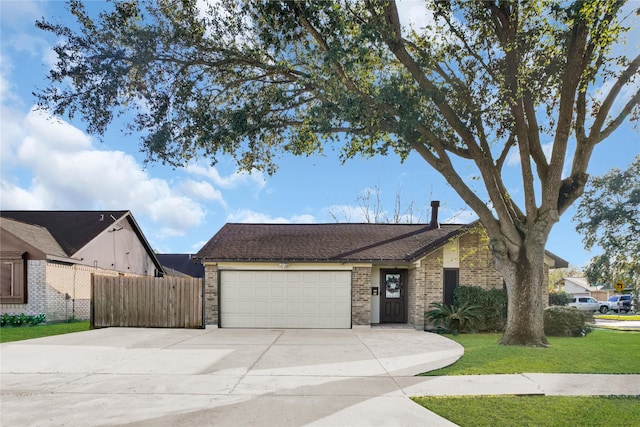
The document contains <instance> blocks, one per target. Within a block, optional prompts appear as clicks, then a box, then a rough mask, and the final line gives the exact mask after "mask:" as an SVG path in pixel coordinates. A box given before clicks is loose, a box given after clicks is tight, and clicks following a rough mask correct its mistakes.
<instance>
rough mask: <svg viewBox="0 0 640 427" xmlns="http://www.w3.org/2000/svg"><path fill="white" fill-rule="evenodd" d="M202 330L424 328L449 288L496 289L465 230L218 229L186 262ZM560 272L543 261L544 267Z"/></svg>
mask: <svg viewBox="0 0 640 427" xmlns="http://www.w3.org/2000/svg"><path fill="white" fill-rule="evenodd" d="M196 258H198V259H199V260H200V261H201V262H202V263H203V264H204V267H205V307H206V308H205V312H206V322H207V324H213V325H218V326H219V327H264V328H271V327H278V328H287V327H289V328H351V327H352V326H353V325H371V324H381V323H397V324H406V325H410V326H412V327H414V328H416V329H422V328H423V327H424V311H425V310H426V309H428V307H429V305H430V304H431V303H432V302H444V303H447V304H450V303H452V299H453V291H454V289H455V287H456V286H458V285H473V286H481V287H483V288H487V289H489V288H502V287H503V279H502V277H501V275H500V273H499V272H498V271H496V270H495V268H494V267H493V262H492V257H491V253H490V251H489V249H488V247H487V241H486V237H485V235H484V233H483V232H482V230H481V228H480V227H479V226H478V224H477V223H475V224H467V225H462V224H438V223H437V210H436V213H435V215H434V217H433V218H432V221H431V223H430V224H428V225H426V224H353V223H333V224H226V225H224V226H223V227H222V229H220V231H219V232H218V233H217V234H216V235H214V236H213V237H212V238H211V240H209V242H208V243H207V244H205V246H204V247H203V248H202V249H201V250H200V252H198V254H197V255H196ZM563 266H566V261H563V260H561V259H560V258H558V257H556V256H553V255H551V254H549V256H547V257H546V259H545V271H547V272H548V268H550V267H551V268H552V267H563Z"/></svg>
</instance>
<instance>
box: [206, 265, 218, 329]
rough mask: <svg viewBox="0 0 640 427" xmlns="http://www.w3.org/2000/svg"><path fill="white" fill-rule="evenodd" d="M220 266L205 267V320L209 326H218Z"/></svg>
mask: <svg viewBox="0 0 640 427" xmlns="http://www.w3.org/2000/svg"><path fill="white" fill-rule="evenodd" d="M218 301H219V299H218V266H217V265H211V264H205V266H204V307H205V309H204V310H205V311H204V320H205V323H206V324H207V325H217V324H218Z"/></svg>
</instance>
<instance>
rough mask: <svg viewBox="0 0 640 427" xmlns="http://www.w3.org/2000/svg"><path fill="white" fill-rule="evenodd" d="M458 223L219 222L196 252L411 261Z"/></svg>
mask: <svg viewBox="0 0 640 427" xmlns="http://www.w3.org/2000/svg"><path fill="white" fill-rule="evenodd" d="M463 227H464V226H463V225H460V224H441V225H440V227H439V228H434V229H430V228H429V227H428V225H425V224H354V223H332V224H235V223H229V224H225V225H224V226H223V227H222V228H221V229H220V231H219V232H218V233H216V235H215V236H213V237H212V238H211V240H209V242H207V243H206V244H205V245H204V247H203V248H202V249H201V250H200V252H198V254H197V255H196V258H199V259H203V260H211V261H333V262H346V261H352V262H353V261H397V262H410V261H414V260H416V259H417V258H419V257H420V256H422V255H424V254H425V253H427V252H429V251H431V250H432V249H434V248H436V247H437V246H439V245H442V244H444V243H446V241H447V240H448V239H450V238H452V237H454V236H456V235H457V234H459V232H460V231H461V230H462V229H463Z"/></svg>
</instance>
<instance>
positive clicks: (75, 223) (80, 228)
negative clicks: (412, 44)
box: [0, 210, 164, 272]
mask: <svg viewBox="0 0 640 427" xmlns="http://www.w3.org/2000/svg"><path fill="white" fill-rule="evenodd" d="M0 217H1V218H3V219H4V218H9V219H13V220H15V221H20V222H22V223H25V224H31V225H37V226H40V227H43V228H46V229H47V231H48V232H49V233H50V234H51V236H52V237H53V238H54V239H55V241H56V242H57V243H58V244H59V246H60V247H61V248H62V250H63V251H64V252H65V254H66V256H68V257H73V255H74V254H75V253H76V252H78V251H79V250H80V249H82V248H83V247H84V246H86V245H87V244H88V243H89V242H91V241H92V240H93V239H95V238H96V237H97V236H98V235H99V234H101V233H102V232H104V231H105V230H106V229H108V228H109V227H111V226H112V225H113V224H114V223H116V222H117V221H121V220H126V221H127V222H128V223H129V224H131V228H132V230H133V231H134V232H135V233H136V235H137V236H138V239H139V240H140V242H141V243H142V245H143V246H144V248H145V250H146V251H147V253H148V254H149V256H150V257H151V259H152V260H153V262H154V264H155V265H156V268H157V269H158V271H160V272H163V271H164V270H163V268H162V265H161V264H160V262H159V261H158V258H157V257H156V255H155V253H154V251H153V249H152V248H151V246H150V245H149V242H147V239H146V238H145V236H144V234H143V233H142V230H141V229H140V227H139V226H138V223H137V222H136V220H135V219H134V218H133V215H132V214H131V212H130V211H128V210H118V211H108V210H96V211H0Z"/></svg>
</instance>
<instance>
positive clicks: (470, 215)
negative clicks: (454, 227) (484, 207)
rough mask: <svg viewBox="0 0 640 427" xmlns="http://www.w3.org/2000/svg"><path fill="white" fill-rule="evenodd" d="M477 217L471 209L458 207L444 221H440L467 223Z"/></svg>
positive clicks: (445, 222) (444, 222)
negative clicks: (457, 209)
mask: <svg viewBox="0 0 640 427" xmlns="http://www.w3.org/2000/svg"><path fill="white" fill-rule="evenodd" d="M477 219H478V215H477V214H476V213H475V212H474V211H472V210H471V209H460V210H459V211H457V212H454V213H453V214H452V215H450V216H449V217H447V219H445V220H444V221H441V223H443V224H469V223H470V222H473V221H475V220H477Z"/></svg>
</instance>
